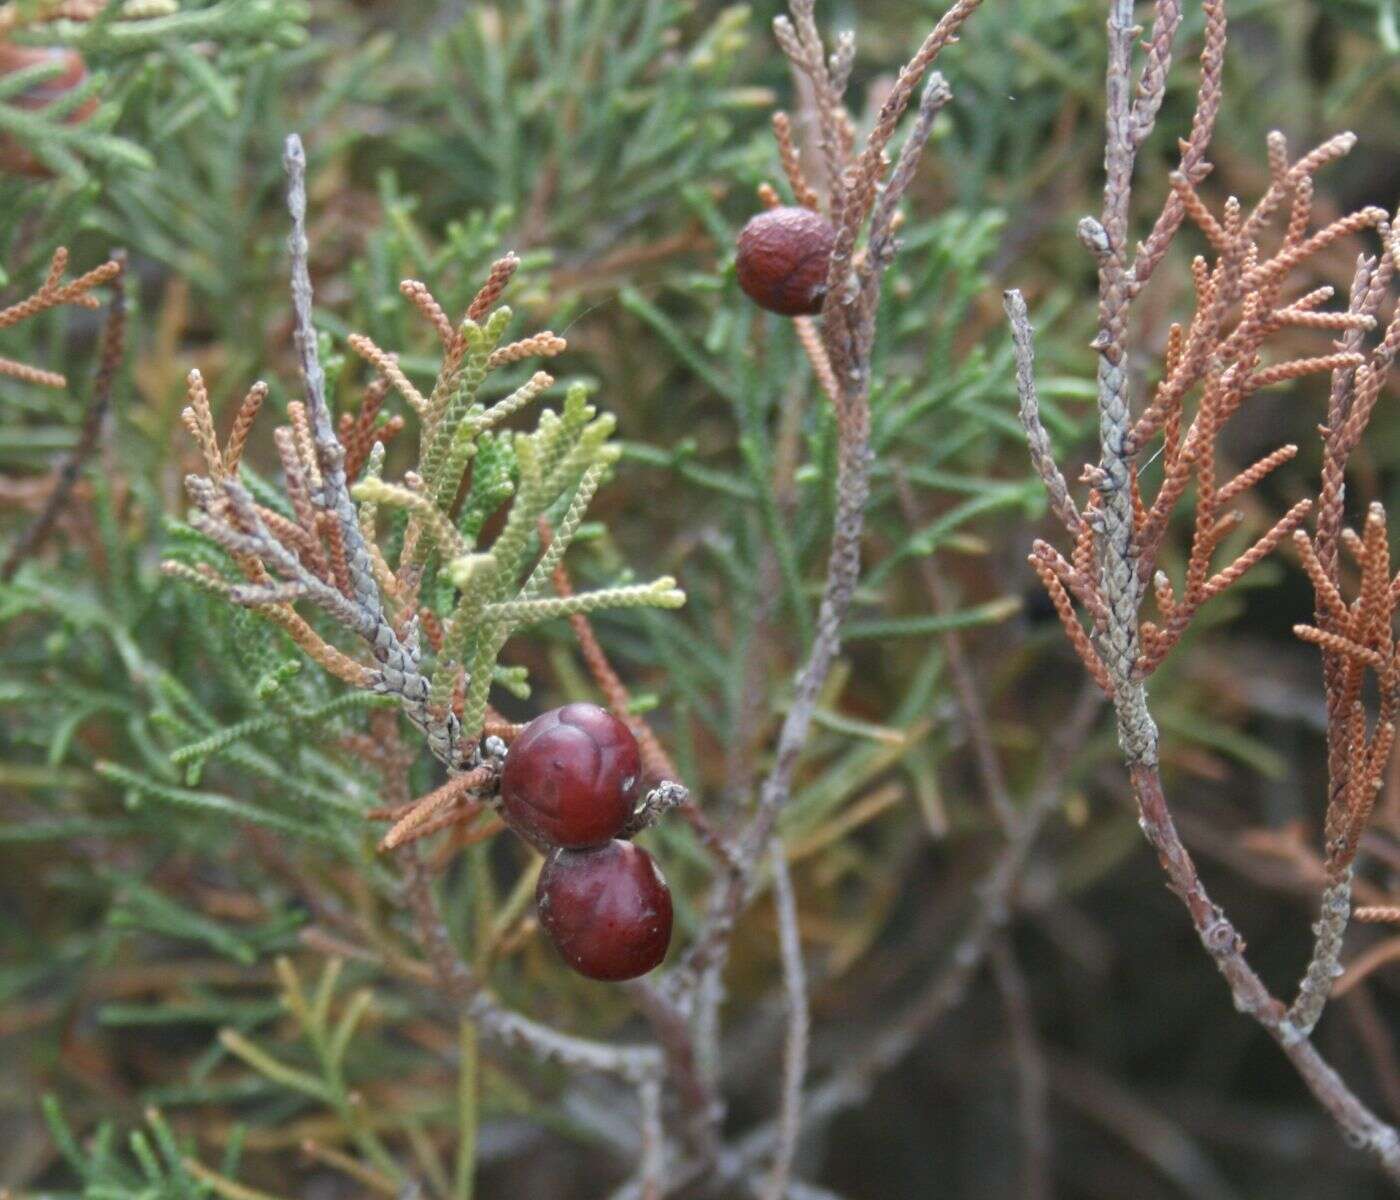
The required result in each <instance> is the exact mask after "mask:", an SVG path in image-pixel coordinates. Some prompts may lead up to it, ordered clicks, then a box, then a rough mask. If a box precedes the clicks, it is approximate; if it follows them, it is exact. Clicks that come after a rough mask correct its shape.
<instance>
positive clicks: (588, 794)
mask: <svg viewBox="0 0 1400 1200" xmlns="http://www.w3.org/2000/svg"><path fill="white" fill-rule="evenodd" d="M641 777H642V763H641V755H640V754H639V753H638V750H637V739H636V738H634V737H633V736H632V731H631V730H630V729H628V728H627V726H626V725H624V724H623V723H622V722H621V721H619V720H618V719H617V718H616V717H614V716H613V715H612V714H611V713H609V712H607V711H605V710H604V709H601V708H599V707H598V706H597V705H595V704H566V705H565V706H564V707H563V708H556V709H552V710H550V711H549V712H547V713H543V714H541V715H540V716H538V717H536V718H535V719H534V720H533V721H531V722H530V723H529V724H528V725H527V726H526V727H525V728H524V729H523V730H522V731H521V732H520V734H518V735H517V737H516V739H515V741H514V742H512V743H511V747H510V751H509V752H508V753H507V754H506V765H505V770H504V771H503V773H502V775H501V799H502V802H503V803H504V805H505V815H506V819H507V820H508V821H509V822H510V823H511V824H512V825H514V826H515V827H516V828H517V829H518V830H520V832H521V833H523V834H524V835H525V836H526V837H528V838H530V839H531V840H532V841H535V842H545V843H548V844H549V845H552V846H567V847H570V848H578V847H581V846H597V845H600V844H602V843H603V842H606V841H608V840H609V839H611V838H613V837H615V836H616V835H617V834H618V833H619V832H620V831H621V830H622V827H623V826H624V825H626V824H627V821H628V819H629V818H630V817H631V816H632V810H633V808H634V807H635V806H636V801H637V791H638V787H639V785H640V783H641Z"/></svg>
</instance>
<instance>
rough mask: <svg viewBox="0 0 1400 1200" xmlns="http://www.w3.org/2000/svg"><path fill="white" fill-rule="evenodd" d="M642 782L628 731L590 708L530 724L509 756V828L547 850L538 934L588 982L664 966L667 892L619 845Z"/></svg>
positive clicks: (647, 866)
mask: <svg viewBox="0 0 1400 1200" xmlns="http://www.w3.org/2000/svg"><path fill="white" fill-rule="evenodd" d="M641 777H642V763H641V754H640V753H639V751H638V749H637V739H636V738H634V737H633V736H632V732H631V730H629V729H628V728H627V726H626V725H624V724H623V723H622V722H621V721H619V720H618V719H617V718H616V717H614V716H613V715H612V714H611V713H608V712H605V711H604V710H603V709H601V708H598V707H597V706H596V705H593V704H568V705H565V706H564V707H563V708H556V709H553V710H551V711H550V712H547V713H544V714H542V715H541V716H538V717H536V718H535V719H534V720H533V721H531V722H530V724H529V725H527V726H526V727H525V728H524V729H523V730H522V731H521V732H520V734H519V735H518V736H517V737H516V739H515V741H514V742H513V743H512V744H511V747H510V750H509V752H508V753H507V754H506V763H505V769H504V771H503V772H502V774H501V800H502V803H503V805H504V808H505V815H506V819H507V820H508V821H509V822H510V823H511V824H512V825H513V826H514V827H515V828H516V829H517V830H519V831H520V832H521V833H522V834H523V835H525V836H526V837H527V838H529V839H530V840H531V841H532V842H534V843H536V844H537V845H542V846H549V847H553V848H552V849H551V850H550V851H549V853H548V857H547V858H546V859H545V864H544V868H543V870H541V871H540V879H539V884H538V886H537V887H536V889H535V905H536V909H537V911H538V913H539V918H540V925H541V926H542V927H543V928H544V931H545V932H546V933H547V934H548V935H549V938H550V940H551V941H552V942H553V943H554V945H555V947H556V948H557V949H558V950H559V952H560V954H562V955H563V956H564V959H565V961H567V962H568V964H569V965H570V966H571V967H573V968H574V970H576V971H578V972H579V974H581V975H586V976H588V977H589V978H590V979H607V980H619V979H635V978H636V977H637V976H638V975H645V974H646V973H647V972H648V971H650V970H651V969H652V968H653V967H655V966H656V965H657V964H659V963H660V962H661V960H662V959H663V958H665V957H666V948H667V947H668V946H669V945H670V943H671V892H670V889H669V888H667V886H666V880H665V879H664V878H663V877H662V874H661V872H660V870H659V869H658V868H657V866H656V864H655V863H654V862H653V861H652V858H651V855H649V854H648V853H647V852H646V851H645V850H643V849H642V848H641V847H640V846H635V845H633V844H632V843H631V842H629V841H624V840H622V839H620V838H619V837H618V834H620V833H622V832H623V831H624V829H625V828H626V827H627V824H628V823H629V822H630V821H631V819H632V814H633V811H634V810H635V807H636V801H637V794H638V792H639V790H640V785H641Z"/></svg>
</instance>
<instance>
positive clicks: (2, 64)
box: [0, 41, 97, 179]
mask: <svg viewBox="0 0 1400 1200" xmlns="http://www.w3.org/2000/svg"><path fill="white" fill-rule="evenodd" d="M41 63H44V64H48V63H52V64H53V65H55V66H57V67H59V68H60V70H59V72H58V74H57V75H54V76H52V77H51V78H49V79H45V80H43V81H42V82H40V83H36V84H33V85H31V86H30V87H28V88H25V90H24V91H22V92H19V93H17V94H16V95H14V96H12V97H10V100H9V103H11V104H13V105H14V106H15V107H16V108H23V109H29V110H31V111H34V110H39V109H44V108H47V107H48V106H49V105H50V104H53V103H55V102H56V101H58V100H62V99H63V98H64V97H65V96H67V95H68V94H69V93H70V92H72V91H73V90H74V89H75V88H77V87H80V86H82V84H84V83H86V82H87V77H88V72H87V64H86V63H85V62H84V61H83V56H82V55H81V54H79V53H78V52H77V51H76V50H70V49H67V48H66V47H61V46H16V45H14V44H13V43H11V42H5V41H0V76H5V75H12V74H14V72H16V71H19V70H22V69H24V68H26V67H34V66H38V65H39V64H41ZM96 111H97V100H96V99H95V98H89V99H87V100H84V101H83V103H82V104H80V105H78V107H77V108H75V109H74V110H73V111H72V112H70V113H69V114H68V115H67V116H66V117H65V118H64V121H65V123H66V124H69V125H77V124H80V123H81V122H83V121H86V120H87V119H88V118H89V117H90V116H92V114H93V113H94V112H96ZM3 171H11V172H13V173H15V174H18V175H29V176H31V177H33V178H36V179H38V178H43V177H45V176H47V175H49V174H50V173H51V172H50V171H49V169H48V167H47V166H45V165H44V163H42V162H40V160H39V159H38V158H37V157H35V155H33V154H32V153H30V151H29V150H28V149H26V148H25V147H24V146H22V145H20V144H19V142H18V141H16V140H15V139H14V138H13V137H12V136H10V135H8V134H5V135H0V172H3Z"/></svg>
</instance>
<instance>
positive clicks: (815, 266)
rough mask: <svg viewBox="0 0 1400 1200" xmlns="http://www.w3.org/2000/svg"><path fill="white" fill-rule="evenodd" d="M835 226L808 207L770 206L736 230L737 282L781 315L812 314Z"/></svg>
mask: <svg viewBox="0 0 1400 1200" xmlns="http://www.w3.org/2000/svg"><path fill="white" fill-rule="evenodd" d="M835 243H836V231H835V230H834V229H833V228H832V226H831V222H830V221H828V220H827V219H826V218H825V217H824V216H822V215H821V213H816V212H813V211H812V210H811V209H810V208H770V209H769V210H768V211H767V212H761V213H759V214H758V215H757V216H756V217H754V218H753V219H752V220H750V221H749V223H748V224H747V225H745V226H744V228H743V231H742V232H741V233H740V234H739V257H738V261H737V266H738V271H739V286H740V287H741V288H743V289H744V292H745V293H746V294H747V295H748V297H749V299H751V300H752V301H753V302H754V303H755V304H757V305H758V306H759V307H760V308H766V309H768V311H769V312H775V313H781V314H782V315H783V316H785V317H800V316H812V315H814V314H816V313H819V312H821V307H822V301H823V300H824V299H826V269H827V264H828V262H829V261H830V259H831V249H832V247H833V246H834V245H835Z"/></svg>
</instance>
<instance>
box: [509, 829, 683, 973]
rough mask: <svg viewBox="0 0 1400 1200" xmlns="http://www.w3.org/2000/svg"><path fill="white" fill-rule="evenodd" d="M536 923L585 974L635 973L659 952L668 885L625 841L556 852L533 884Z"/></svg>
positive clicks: (662, 953) (666, 933) (666, 927)
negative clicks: (534, 886) (537, 917)
mask: <svg viewBox="0 0 1400 1200" xmlns="http://www.w3.org/2000/svg"><path fill="white" fill-rule="evenodd" d="M535 903H536V905H537V907H538V909H539V915H540V924H541V925H542V926H544V931H545V932H546V933H547V934H549V939H550V941H552V942H553V943H554V945H555V946H556V947H557V948H558V950H559V953H560V954H562V955H563V956H564V959H565V961H567V962H568V964H569V966H571V967H573V969H574V970H575V971H577V972H578V973H579V974H580V975H587V976H588V978H589V979H609V980H617V979H635V978H636V977H637V976H638V975H645V974H646V973H647V972H648V971H650V970H651V969H652V968H653V967H655V966H656V965H658V964H659V963H660V962H661V960H662V959H663V958H665V957H666V947H667V946H669V945H670V944H671V890H670V888H668V887H667V886H666V880H665V879H664V878H663V877H662V874H661V871H660V870H659V869H658V868H657V865H656V863H655V862H653V861H652V857H651V855H650V854H648V853H647V852H646V851H645V850H643V849H642V848H641V847H640V846H637V845H634V844H633V843H632V842H618V841H613V842H609V843H608V844H607V845H605V846H594V847H592V848H591V849H588V850H556V851H555V852H554V853H553V854H551V855H550V856H549V858H548V859H546V860H545V864H544V870H542V871H541V872H540V881H539V885H538V886H537V887H536V888H535Z"/></svg>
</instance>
